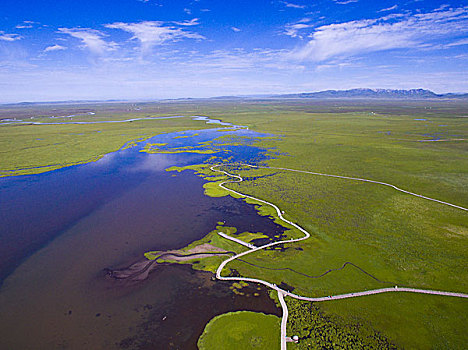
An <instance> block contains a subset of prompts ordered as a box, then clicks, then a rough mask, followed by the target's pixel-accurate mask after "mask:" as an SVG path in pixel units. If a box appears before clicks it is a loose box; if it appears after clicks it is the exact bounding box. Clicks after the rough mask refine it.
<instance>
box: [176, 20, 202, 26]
mask: <svg viewBox="0 0 468 350" xmlns="http://www.w3.org/2000/svg"><path fill="white" fill-rule="evenodd" d="M172 23H174V24H177V25H179V26H184V27H191V26H197V25H199V24H200V22H198V18H194V19H191V20H190V21H188V20H187V21H183V22H176V21H174V22H172Z"/></svg>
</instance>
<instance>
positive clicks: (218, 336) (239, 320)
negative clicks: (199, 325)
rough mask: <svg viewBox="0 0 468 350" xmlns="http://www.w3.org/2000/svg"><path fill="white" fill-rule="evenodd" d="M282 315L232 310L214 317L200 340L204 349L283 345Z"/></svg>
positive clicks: (263, 347) (266, 347)
mask: <svg viewBox="0 0 468 350" xmlns="http://www.w3.org/2000/svg"><path fill="white" fill-rule="evenodd" d="M279 324H280V319H279V318H278V317H277V316H273V315H265V314H262V313H257V312H250V311H239V312H230V313H227V314H223V315H220V316H216V317H215V318H213V319H212V320H211V321H210V322H209V323H208V324H207V325H206V327H205V330H204V332H203V334H202V335H201V337H200V339H199V340H198V348H199V349H200V350H212V349H225V350H230V349H233V350H234V349H235V350H237V349H259V350H260V349H271V350H274V349H279V348H280V346H279V345H280V342H279V334H280V326H279Z"/></svg>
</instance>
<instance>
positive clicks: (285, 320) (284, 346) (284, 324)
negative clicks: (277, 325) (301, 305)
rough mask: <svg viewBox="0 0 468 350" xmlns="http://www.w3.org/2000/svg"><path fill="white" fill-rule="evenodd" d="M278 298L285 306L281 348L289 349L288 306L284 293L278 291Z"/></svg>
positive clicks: (283, 306) (282, 320)
mask: <svg viewBox="0 0 468 350" xmlns="http://www.w3.org/2000/svg"><path fill="white" fill-rule="evenodd" d="M278 299H279V301H280V304H281V307H282V308H283V317H282V318H281V350H287V345H286V325H287V324H288V306H287V305H286V302H285V301H284V296H283V293H281V292H278Z"/></svg>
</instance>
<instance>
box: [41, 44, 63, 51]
mask: <svg viewBox="0 0 468 350" xmlns="http://www.w3.org/2000/svg"><path fill="white" fill-rule="evenodd" d="M66 49H67V48H66V47H65V46H62V45H58V44H55V45H52V46H47V47H46V48H45V49H44V52H50V51H61V50H66Z"/></svg>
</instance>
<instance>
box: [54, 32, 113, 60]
mask: <svg viewBox="0 0 468 350" xmlns="http://www.w3.org/2000/svg"><path fill="white" fill-rule="evenodd" d="M58 30H59V32H60V33H63V34H68V35H70V36H72V37H74V38H77V39H80V40H81V41H82V42H83V44H84V46H85V47H86V48H88V49H89V51H91V53H93V54H96V55H102V54H104V53H105V52H106V51H112V50H115V48H116V46H117V44H116V43H114V42H107V41H105V40H104V39H103V38H104V37H105V35H104V34H103V33H101V32H100V31H98V30H95V29H89V28H59V29H58Z"/></svg>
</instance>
